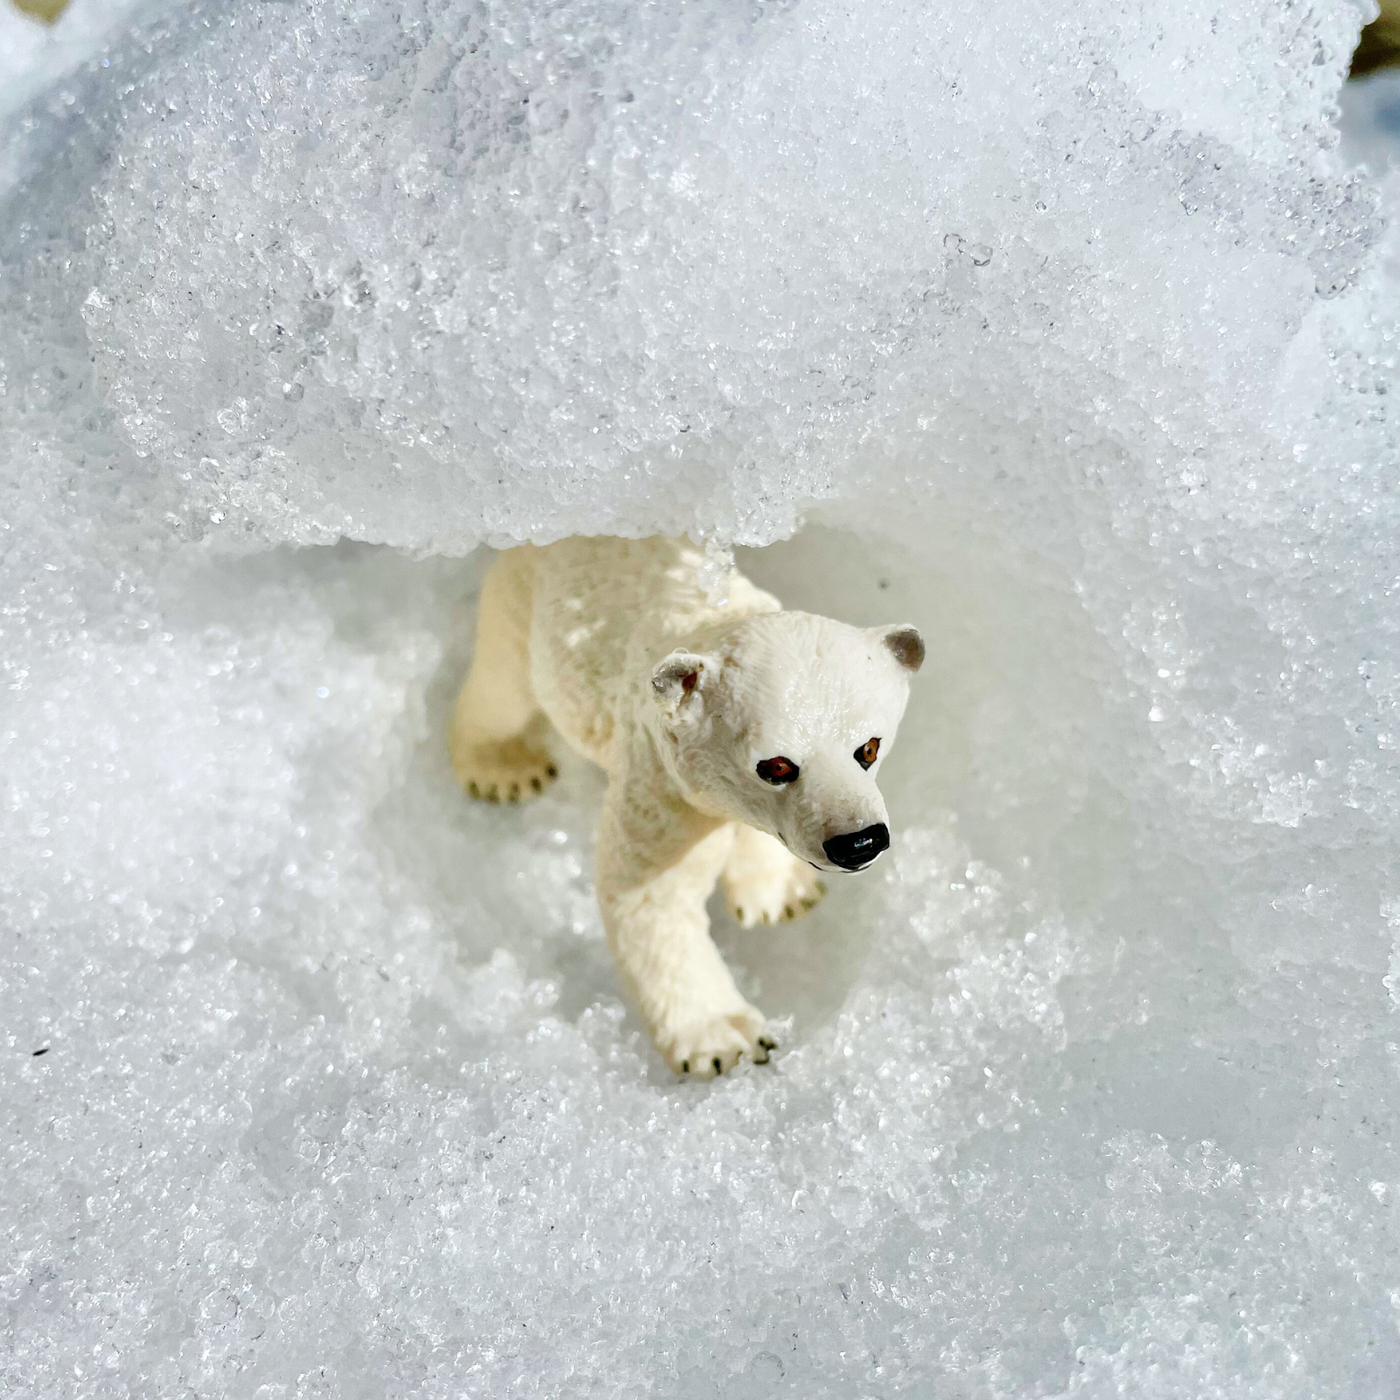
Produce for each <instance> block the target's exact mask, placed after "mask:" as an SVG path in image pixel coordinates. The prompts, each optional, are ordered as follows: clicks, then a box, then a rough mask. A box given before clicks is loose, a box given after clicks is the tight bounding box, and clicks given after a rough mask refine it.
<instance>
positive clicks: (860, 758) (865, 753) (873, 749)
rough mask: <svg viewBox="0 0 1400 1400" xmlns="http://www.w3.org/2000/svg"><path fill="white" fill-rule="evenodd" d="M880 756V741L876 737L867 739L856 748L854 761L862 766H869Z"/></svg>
mask: <svg viewBox="0 0 1400 1400" xmlns="http://www.w3.org/2000/svg"><path fill="white" fill-rule="evenodd" d="M879 757H880V741H879V740H878V739H867V740H866V741H865V742H864V743H863V744H862V745H861V746H860V748H858V749H857V750H856V762H857V763H859V764H860V766H861V767H862V768H869V767H870V765H871V764H872V763H874V762H875V760H876V759H877V758H879Z"/></svg>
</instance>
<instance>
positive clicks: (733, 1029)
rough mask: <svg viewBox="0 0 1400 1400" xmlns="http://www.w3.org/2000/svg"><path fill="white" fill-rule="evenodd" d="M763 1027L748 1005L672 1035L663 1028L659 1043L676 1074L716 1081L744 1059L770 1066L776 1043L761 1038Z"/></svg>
mask: <svg viewBox="0 0 1400 1400" xmlns="http://www.w3.org/2000/svg"><path fill="white" fill-rule="evenodd" d="M763 1026H764V1016H763V1013H762V1012H761V1011H759V1010H758V1009H757V1007H753V1006H749V1005H747V1004H745V1005H744V1006H743V1007H742V1008H741V1009H740V1010H738V1011H731V1012H730V1013H729V1014H728V1015H724V1016H715V1017H713V1018H711V1019H709V1020H700V1021H691V1022H688V1023H687V1024H686V1025H684V1026H683V1027H681V1028H679V1029H678V1030H676V1031H673V1032H671V1033H670V1034H667V1033H666V1031H665V1030H664V1028H663V1029H662V1030H661V1031H660V1032H659V1033H658V1034H657V1036H656V1043H657V1046H658V1047H659V1048H660V1050H661V1053H662V1055H663V1056H664V1057H665V1060H666V1063H667V1064H668V1065H669V1066H670V1067H671V1069H673V1070H674V1071H675V1072H676V1073H677V1074H685V1075H689V1076H690V1077H691V1078H692V1079H713V1078H715V1077H716V1076H718V1075H721V1074H725V1073H727V1072H728V1071H729V1070H731V1069H733V1068H734V1066H735V1065H736V1064H738V1063H739V1061H740V1060H741V1059H742V1058H743V1057H744V1056H745V1055H747V1056H748V1057H749V1058H750V1059H751V1060H752V1061H753V1062H754V1064H756V1065H762V1064H767V1063H768V1057H769V1052H770V1051H772V1050H775V1049H777V1042H776V1041H774V1040H770V1039H769V1038H768V1037H767V1036H766V1035H761V1034H760V1032H761V1031H762V1029H763Z"/></svg>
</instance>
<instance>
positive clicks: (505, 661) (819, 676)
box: [451, 538, 923, 1077]
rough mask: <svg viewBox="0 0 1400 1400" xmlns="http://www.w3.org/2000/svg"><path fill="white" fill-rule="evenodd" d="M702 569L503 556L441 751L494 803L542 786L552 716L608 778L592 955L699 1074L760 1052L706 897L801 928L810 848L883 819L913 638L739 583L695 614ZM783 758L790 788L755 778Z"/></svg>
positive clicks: (683, 555) (700, 602) (675, 1063)
mask: <svg viewBox="0 0 1400 1400" xmlns="http://www.w3.org/2000/svg"><path fill="white" fill-rule="evenodd" d="M703 565H704V558H703V555H702V554H701V553H700V551H699V550H697V549H695V548H694V547H693V546H691V545H689V544H687V543H685V542H681V541H675V540H665V539H650V540H620V539H612V538H592V539H570V540H563V541H560V542H559V543H558V544H554V545H549V546H548V547H546V548H542V549H541V548H535V547H533V546H529V545H525V546H522V547H520V548H518V549H512V550H509V551H507V552H506V553H504V554H502V555H501V556H500V557H499V558H498V559H497V561H496V562H495V564H494V565H493V566H492V568H491V571H490V573H489V574H488V575H487V579H486V582H485V584H484V586H483V589H482V594H481V603H480V615H479V620H478V628H477V647H476V655H475V658H474V660H473V663H472V668H471V672H470V674H469V675H468V677H467V679H466V681H465V683H464V684H463V686H462V691H461V694H460V695H459V697H458V700H457V705H456V708H455V711H454V715H453V722H452V734H451V747H452V756H453V764H454V767H455V768H456V771H457V775H458V777H459V778H460V779H461V780H462V783H463V785H464V786H465V787H466V788H467V790H468V791H469V792H471V793H472V794H473V795H474V796H478V797H482V798H484V799H486V800H490V801H519V800H527V799H528V798H530V797H533V796H534V795H536V794H537V793H539V792H540V791H542V789H543V787H544V786H545V784H546V783H547V782H548V781H549V780H550V779H552V778H553V776H554V766H553V762H552V760H551V758H550V755H549V750H548V748H547V746H546V744H545V734H546V732H547V725H546V721H548V722H549V723H552V724H553V726H554V727H555V728H556V729H557V730H558V731H559V733H560V734H562V735H563V737H564V738H565V739H566V740H567V741H568V743H569V744H571V745H572V746H573V747H574V748H575V749H577V750H578V751H579V752H580V753H582V754H584V755H585V756H586V757H588V758H590V759H592V760H593V761H594V762H595V763H597V764H599V765H600V766H601V767H602V768H603V769H604V770H606V772H607V774H608V777H609V779H610V781H609V785H608V792H607V797H606V799H605V801H604V804H603V813H602V820H601V823H600V826H599V832H598V854H597V885H598V902H599V904H600V906H601V909H602V914H603V921H604V925H605V927H606V929H607V935H608V945H609V947H610V948H611V950H612V954H613V957H614V959H615V961H616V963H617V968H618V972H619V973H620V975H621V978H622V981H623V983H624V985H625V987H626V989H627V992H628V994H629V996H630V997H631V998H632V1000H633V1001H634V1002H635V1004H636V1005H637V1007H638V1009H639V1010H640V1011H641V1013H642V1015H643V1016H644V1017H645V1019H646V1022H647V1025H648V1027H649V1028H650V1030H651V1034H652V1037H653V1039H654V1040H655V1042H656V1046H657V1048H658V1049H659V1050H660V1052H661V1054H662V1055H663V1056H664V1057H665V1059H666V1062H667V1064H669V1065H670V1066H671V1068H672V1069H673V1070H676V1071H677V1072H679V1073H689V1074H692V1075H699V1076H705V1077H708V1076H710V1075H713V1074H718V1073H723V1072H724V1071H725V1070H726V1069H729V1068H730V1067H732V1066H733V1064H734V1063H735V1062H736V1061H737V1060H738V1058H739V1057H740V1056H741V1055H745V1054H748V1055H751V1056H753V1057H754V1058H755V1059H758V1060H763V1059H766V1058H767V1052H768V1050H769V1049H770V1048H772V1042H771V1041H770V1040H768V1039H767V1037H765V1036H764V1035H763V1028H764V1017H763V1014H762V1013H761V1012H760V1011H759V1010H758V1009H757V1008H756V1007H753V1006H751V1005H749V1003H748V1002H746V1001H745V1000H744V998H743V997H742V996H740V994H739V991H738V988H736V987H735V985H734V980H733V978H732V977H731V976H730V973H729V969H728V968H727V967H725V965H724V962H723V960H722V959H721V957H720V955H719V953H718V951H717V950H716V948H715V946H714V943H713V942H712V941H711V939H710V932H709V918H708V916H707V915H706V912H705V903H706V900H707V899H708V898H709V895H710V892H711V890H712V889H713V888H714V886H715V882H716V880H721V881H722V883H723V886H724V891H725V898H726V900H727V902H728V904H729V907H730V909H731V911H732V912H733V913H734V915H735V917H736V918H737V919H739V921H740V922H741V923H743V924H744V925H745V926H746V927H752V926H753V925H755V924H758V923H771V922H779V921H782V920H784V919H791V918H795V917H797V916H799V915H800V914H802V913H804V912H805V911H806V910H807V909H810V908H811V907H812V906H813V905H814V904H815V903H816V902H817V900H818V899H820V897H821V895H822V893H823V886H822V884H821V880H820V875H821V874H822V873H825V872H832V871H837V872H841V873H844V871H843V867H842V866H840V865H838V864H836V863H834V862H833V861H832V859H831V858H830V857H829V855H828V853H827V850H826V849H825V844H826V843H827V842H829V841H830V840H831V839H832V838H834V837H840V836H843V835H847V834H850V833H854V832H860V831H864V830H867V829H870V828H874V827H877V826H881V825H885V826H887V825H888V817H887V815H886V812H885V804H884V801H883V800H882V798H881V796H880V792H879V789H878V788H877V787H876V785H875V779H876V777H877V775H878V773H879V769H880V764H881V763H882V762H883V761H884V758H885V756H886V755H887V754H888V752H889V749H890V746H891V744H892V743H893V742H894V737H895V732H896V730H897V729H898V726H899V721H900V718H901V716H902V715H903V713H904V706H905V702H906V700H907V698H908V693H909V679H910V676H911V675H912V674H913V672H914V671H915V670H917V669H918V665H919V662H920V661H921V659H922V656H923V645H922V642H921V641H920V640H919V636H918V633H917V632H916V631H915V630H914V629H913V628H911V627H876V628H859V627H851V626H848V625H846V624H845V623H841V622H834V621H832V620H831V619H830V618H825V617H816V616H813V615H812V614H810V613H800V612H784V611H782V610H781V607H780V605H779V603H778V601H777V599H775V598H773V597H772V596H771V595H769V594H767V593H763V592H761V591H760V590H759V589H757V588H755V587H754V586H753V585H752V584H751V583H750V582H749V581H748V580H747V579H746V578H744V577H743V575H742V574H740V573H739V572H738V571H737V570H735V571H733V572H732V573H731V575H730V579H729V587H728V594H727V599H726V601H725V602H723V603H721V604H714V603H711V602H710V601H709V598H708V596H707V593H706V591H705V588H704V587H703V586H702V582H701V571H702V568H703ZM872 739H875V740H878V741H879V745H878V748H879V753H878V757H876V759H875V761H874V762H873V763H872V764H870V765H869V767H868V769H867V768H866V767H865V766H863V763H862V761H861V758H860V757H859V755H860V754H861V752H862V749H863V746H865V745H866V744H868V743H869V741H871V740H872ZM778 758H781V759H783V760H786V762H787V764H788V765H790V769H795V770H796V773H797V776H796V778H795V780H793V781H789V782H785V783H782V784H780V785H778V784H774V783H771V782H768V781H765V780H764V778H763V777H762V776H760V772H759V767H760V765H761V764H763V763H764V762H765V761H767V760H774V759H778ZM862 868H863V867H862Z"/></svg>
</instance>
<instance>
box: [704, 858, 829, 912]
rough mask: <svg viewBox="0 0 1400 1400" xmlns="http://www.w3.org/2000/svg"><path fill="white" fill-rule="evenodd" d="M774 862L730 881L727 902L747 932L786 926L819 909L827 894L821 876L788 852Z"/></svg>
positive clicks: (755, 868)
mask: <svg viewBox="0 0 1400 1400" xmlns="http://www.w3.org/2000/svg"><path fill="white" fill-rule="evenodd" d="M784 856H785V859H784V860H783V862H782V863H781V864H779V863H777V862H773V863H770V864H765V865H763V866H761V867H753V868H749V869H746V870H744V871H743V872H742V874H734V875H729V876H727V877H726V879H725V882H724V899H725V903H726V904H727V905H728V906H729V912H730V913H731V914H733V916H734V917H735V919H737V920H738V922H739V924H740V925H741V926H742V927H743V928H755V927H757V926H758V925H759V924H783V923H787V922H788V921H789V920H791V919H799V918H801V917H802V915H803V914H805V913H807V911H808V910H809V909H815V908H816V906H817V905H818V904H820V903H821V899H822V896H823V895H824V894H825V893H826V886H825V885H824V884H823V883H822V882H821V880H820V879H819V878H818V876H817V872H816V871H815V870H813V869H812V867H811V866H810V865H808V864H807V862H806V861H804V860H798V859H797V858H796V857H794V856H789V855H787V854H786V852H784Z"/></svg>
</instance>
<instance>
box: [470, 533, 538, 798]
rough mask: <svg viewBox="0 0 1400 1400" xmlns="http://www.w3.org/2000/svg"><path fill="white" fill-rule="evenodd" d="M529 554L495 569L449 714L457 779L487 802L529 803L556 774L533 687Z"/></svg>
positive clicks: (518, 552) (512, 554)
mask: <svg viewBox="0 0 1400 1400" xmlns="http://www.w3.org/2000/svg"><path fill="white" fill-rule="evenodd" d="M531 553H532V551H531V550H530V548H529V547H528V546H525V547H523V548H520V549H510V550H507V551H506V552H505V553H504V554H502V555H500V557H499V558H498V559H497V560H496V562H495V563H494V564H492V566H491V569H490V571H489V572H488V573H487V575H486V579H485V581H484V582H483V583H482V586H481V602H480V604H479V605H478V608H477V619H476V652H475V654H474V655H473V657H472V665H471V670H470V671H469V672H468V674H467V678H466V680H465V681H463V683H462V689H461V691H460V692H459V693H458V695H457V703H456V705H455V706H454V708H453V711H452V723H451V730H450V734H449V738H448V742H449V748H450V750H451V753H452V768H453V771H454V772H455V773H456V774H457V778H458V781H460V782H461V784H462V786H463V787H464V788H466V790H467V791H468V792H469V793H470V794H471V795H472V796H473V797H479V798H481V799H482V800H483V801H485V802H528V801H529V800H530V799H531V798H532V797H537V796H539V794H540V793H541V792H543V791H544V790H545V788H546V787H548V786H549V784H550V783H551V782H553V781H554V779H555V778H556V777H557V776H558V771H559V770H558V769H557V768H556V767H555V763H554V759H553V758H552V757H551V756H550V752H549V749H548V748H547V747H546V744H545V735H546V733H547V732H548V728H549V724H548V721H547V720H546V719H545V717H544V715H543V713H542V712H541V711H540V708H539V706H538V705H537V704H536V703H535V697H534V693H533V692H532V691H531V689H530V614H531V607H532V594H533V587H534V566H533V561H532V559H531V557H530V556H531Z"/></svg>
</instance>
